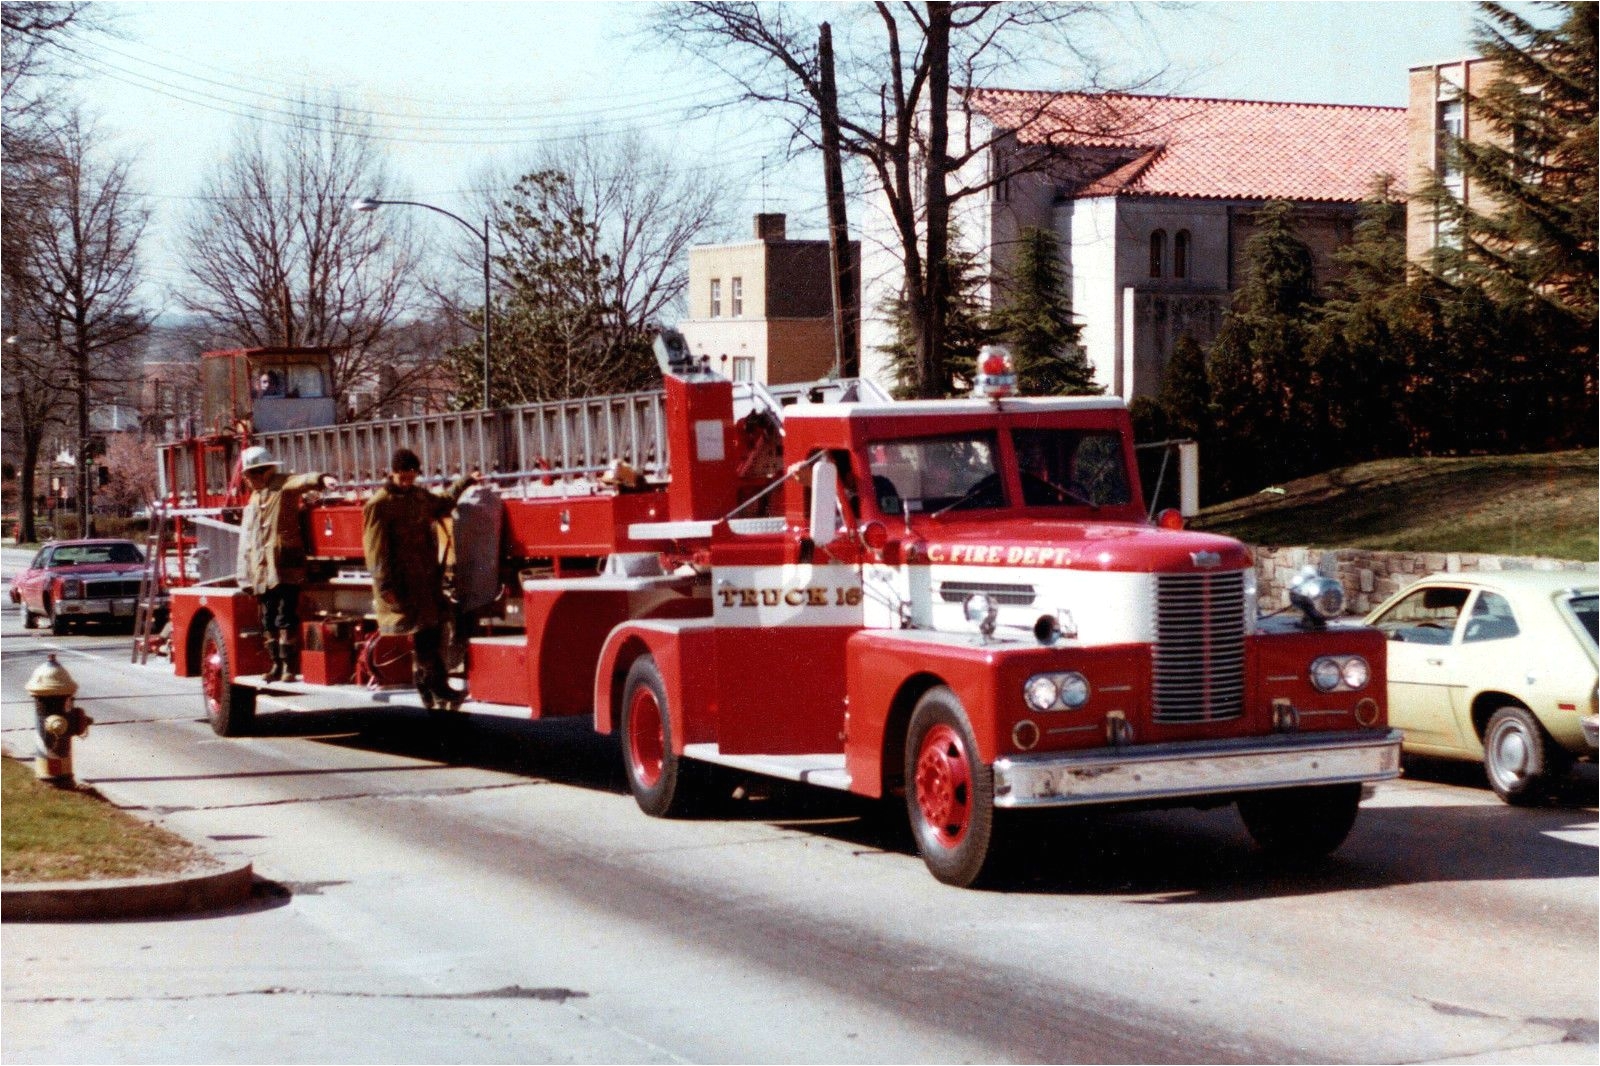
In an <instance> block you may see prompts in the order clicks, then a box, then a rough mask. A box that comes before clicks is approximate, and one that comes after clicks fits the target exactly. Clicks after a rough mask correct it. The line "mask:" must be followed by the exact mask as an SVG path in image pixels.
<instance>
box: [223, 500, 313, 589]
mask: <svg viewBox="0 0 1600 1066" xmlns="http://www.w3.org/2000/svg"><path fill="white" fill-rule="evenodd" d="M323 477H324V475H322V474H283V473H279V472H277V471H274V472H273V474H272V477H271V478H270V479H269V480H268V481H267V483H266V484H265V485H263V486H262V487H261V488H259V489H256V490H254V491H253V492H251V493H250V502H249V503H247V504H245V505H244V517H243V518H242V519H241V521H240V535H239V557H238V559H237V562H236V569H235V573H236V574H237V575H238V578H239V587H240V588H242V589H246V590H248V591H250V592H254V593H257V594H258V595H259V594H260V593H263V592H266V591H267V590H268V589H272V588H276V587H277V586H279V585H298V584H300V583H301V582H302V581H304V580H305V579H306V541H305V531H304V530H303V529H302V528H301V525H300V502H301V501H300V497H301V494H302V493H305V492H307V491H310V490H313V489H320V488H321V487H322V480H323Z"/></svg>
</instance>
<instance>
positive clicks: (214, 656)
mask: <svg viewBox="0 0 1600 1066" xmlns="http://www.w3.org/2000/svg"><path fill="white" fill-rule="evenodd" d="M227 683H228V679H227V678H226V677H223V676H222V650H221V649H220V648H219V647H218V646H217V645H216V644H214V643H212V642H211V641H209V640H208V641H206V643H205V647H204V648H203V649H201V652H200V687H201V689H202V690H203V691H204V692H205V694H206V710H207V711H209V712H210V713H211V714H213V715H215V714H218V713H220V712H221V710H222V695H223V686H225V685H226V684H227Z"/></svg>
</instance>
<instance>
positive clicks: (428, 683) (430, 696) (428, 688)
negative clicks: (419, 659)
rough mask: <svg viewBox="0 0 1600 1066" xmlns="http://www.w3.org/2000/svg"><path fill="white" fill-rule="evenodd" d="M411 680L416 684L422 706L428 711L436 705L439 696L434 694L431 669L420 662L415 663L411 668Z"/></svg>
mask: <svg viewBox="0 0 1600 1066" xmlns="http://www.w3.org/2000/svg"><path fill="white" fill-rule="evenodd" d="M411 681H412V683H413V684H415V685H416V686H417V695H418V696H421V697H422V706H424V707H426V708H427V709H428V710H430V711H431V710H433V709H434V708H435V707H436V706H438V703H439V698H438V697H437V696H436V695H435V694H434V681H433V671H432V670H430V669H429V668H428V667H426V666H424V665H422V664H421V663H416V664H415V665H413V666H412V668H411Z"/></svg>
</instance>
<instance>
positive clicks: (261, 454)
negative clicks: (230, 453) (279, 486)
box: [239, 444, 278, 470]
mask: <svg viewBox="0 0 1600 1066" xmlns="http://www.w3.org/2000/svg"><path fill="white" fill-rule="evenodd" d="M277 465H278V460H276V459H274V458H273V457H272V453H271V452H269V451H267V449H265V448H263V447H261V445H259V444H257V445H255V446H254V447H251V448H246V449H245V450H244V454H243V455H241V456H239V466H240V468H241V469H243V470H256V469H259V468H260V467H263V466H277Z"/></svg>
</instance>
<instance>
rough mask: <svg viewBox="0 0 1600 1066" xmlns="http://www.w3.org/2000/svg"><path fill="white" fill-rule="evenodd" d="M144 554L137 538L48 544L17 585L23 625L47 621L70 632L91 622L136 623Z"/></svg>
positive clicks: (53, 629) (13, 594) (54, 628)
mask: <svg viewBox="0 0 1600 1066" xmlns="http://www.w3.org/2000/svg"><path fill="white" fill-rule="evenodd" d="M143 571H144V552H142V551H140V550H139V546H138V545H137V544H135V543H134V542H133V541H131V540H58V541H54V542H53V543H50V544H46V545H45V546H44V547H42V548H40V549H39V554H38V555H35V556H34V557H33V562H31V563H29V564H28V569H26V570H24V571H23V572H22V573H20V574H18V575H17V576H16V578H15V579H13V581H12V583H11V602H12V603H19V604H21V605H22V626H23V628H24V629H32V628H34V627H35V626H36V625H38V624H39V623H40V622H42V621H48V622H49V623H50V631H51V632H52V633H56V634H58V635H59V634H61V633H65V632H66V631H67V630H68V629H70V628H71V627H72V626H73V625H74V624H76V623H78V622H88V621H105V622H110V621H122V620H126V621H128V622H132V621H133V616H134V612H135V610H136V609H137V607H138V603H139V582H140V575H141V574H142V573H143Z"/></svg>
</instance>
